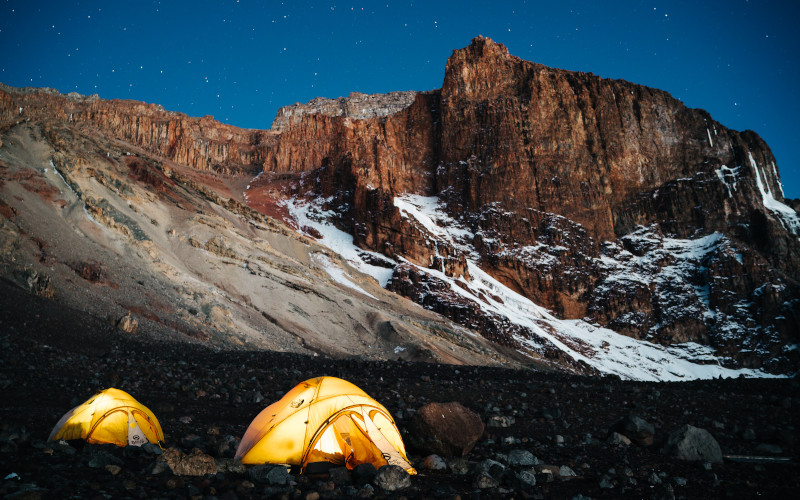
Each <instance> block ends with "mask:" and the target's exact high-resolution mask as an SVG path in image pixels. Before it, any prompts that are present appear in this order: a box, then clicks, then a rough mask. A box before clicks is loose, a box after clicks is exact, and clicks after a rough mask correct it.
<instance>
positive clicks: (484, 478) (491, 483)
mask: <svg viewBox="0 0 800 500" xmlns="http://www.w3.org/2000/svg"><path fill="white" fill-rule="evenodd" d="M498 486H500V482H499V481H497V479H495V478H493V477H492V476H491V475H490V474H489V473H488V472H479V473H478V474H476V475H475V477H474V478H473V479H472V487H473V488H478V489H480V490H485V489H488V488H497V487H498Z"/></svg>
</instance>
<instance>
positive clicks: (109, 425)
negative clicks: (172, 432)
mask: <svg viewBox="0 0 800 500" xmlns="http://www.w3.org/2000/svg"><path fill="white" fill-rule="evenodd" d="M58 439H67V440H69V439H84V440H86V441H87V442H89V443H93V444H102V443H113V444H115V445H117V446H126V445H133V446H142V445H143V444H145V443H148V442H150V443H155V444H158V445H159V446H160V443H161V442H163V441H164V432H163V431H162V430H161V425H160V424H159V423H158V419H156V416H155V415H153V412H151V411H150V410H149V409H148V408H147V407H146V406H144V405H143V404H141V403H139V402H138V401H136V400H135V399H134V398H133V396H131V395H130V394H128V393H127V392H125V391H121V390H119V389H113V388H111V389H106V390H104V391H100V392H98V393H97V394H95V395H94V396H92V397H91V398H89V399H88V400H87V401H86V402H85V403H83V404H82V405H79V406H76V407H75V408H73V409H71V410H70V411H68V412H67V413H66V414H65V415H64V416H63V417H61V420H59V421H58V423H57V424H56V426H55V427H54V428H53V432H51V433H50V437H49V438H48V441H55V440H58Z"/></svg>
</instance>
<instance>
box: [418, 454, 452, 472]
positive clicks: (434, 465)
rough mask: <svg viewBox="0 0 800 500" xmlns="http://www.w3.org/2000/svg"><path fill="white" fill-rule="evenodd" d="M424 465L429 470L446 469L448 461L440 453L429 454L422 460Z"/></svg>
mask: <svg viewBox="0 0 800 500" xmlns="http://www.w3.org/2000/svg"><path fill="white" fill-rule="evenodd" d="M422 467H423V468H425V469H428V470H446V469H447V463H446V462H445V461H444V459H443V458H442V457H440V456H439V455H435V454H434V455H428V456H427V457H425V461H424V462H422Z"/></svg>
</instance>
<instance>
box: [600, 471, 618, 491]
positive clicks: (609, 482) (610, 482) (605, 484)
mask: <svg viewBox="0 0 800 500" xmlns="http://www.w3.org/2000/svg"><path fill="white" fill-rule="evenodd" d="M615 484H616V481H615V480H614V479H613V478H610V477H608V476H607V475H605V474H603V476H602V477H601V478H600V487H601V488H603V489H604V490H610V489H612V488H613V487H614V486H615Z"/></svg>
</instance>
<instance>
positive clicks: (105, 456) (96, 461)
mask: <svg viewBox="0 0 800 500" xmlns="http://www.w3.org/2000/svg"><path fill="white" fill-rule="evenodd" d="M124 463H125V462H123V461H122V459H120V458H117V457H115V456H114V455H112V454H111V453H109V452H107V451H105V450H95V451H93V452H92V458H90V459H89V467H91V468H93V469H103V468H105V466H106V465H123V464H124Z"/></svg>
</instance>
